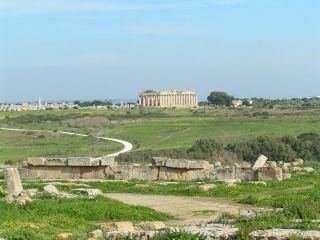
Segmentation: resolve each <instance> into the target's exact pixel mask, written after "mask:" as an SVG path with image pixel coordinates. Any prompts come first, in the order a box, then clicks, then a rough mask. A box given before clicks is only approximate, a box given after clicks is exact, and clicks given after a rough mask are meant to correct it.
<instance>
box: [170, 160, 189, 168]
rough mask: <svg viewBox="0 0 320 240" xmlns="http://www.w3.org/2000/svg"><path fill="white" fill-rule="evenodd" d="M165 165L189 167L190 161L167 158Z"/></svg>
mask: <svg viewBox="0 0 320 240" xmlns="http://www.w3.org/2000/svg"><path fill="white" fill-rule="evenodd" d="M165 166H166V167H167V168H182V169H189V161H188V160H186V159H182V158H180V159H172V158H167V160H166V165H165Z"/></svg>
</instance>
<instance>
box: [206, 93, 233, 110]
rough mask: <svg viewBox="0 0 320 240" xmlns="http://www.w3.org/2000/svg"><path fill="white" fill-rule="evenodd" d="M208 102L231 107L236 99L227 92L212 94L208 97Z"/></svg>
mask: <svg viewBox="0 0 320 240" xmlns="http://www.w3.org/2000/svg"><path fill="white" fill-rule="evenodd" d="M207 100H208V101H209V102H210V103H211V104H215V105H218V106H227V107H230V106H231V104H232V100H234V97H233V96H231V95H229V94H227V93H226V92H211V93H210V95H209V96H208V97H207Z"/></svg>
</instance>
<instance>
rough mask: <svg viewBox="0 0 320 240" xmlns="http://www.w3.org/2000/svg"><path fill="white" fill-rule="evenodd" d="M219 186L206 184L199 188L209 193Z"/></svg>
mask: <svg viewBox="0 0 320 240" xmlns="http://www.w3.org/2000/svg"><path fill="white" fill-rule="evenodd" d="M216 186H217V185H215V184H204V185H200V186H199V188H200V189H201V190H202V191H208V190H210V189H213V188H215V187H216Z"/></svg>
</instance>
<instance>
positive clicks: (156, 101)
mask: <svg viewBox="0 0 320 240" xmlns="http://www.w3.org/2000/svg"><path fill="white" fill-rule="evenodd" d="M139 105H140V106H144V107H159V108H162V107H177V108H189V107H197V106H198V96H197V94H196V93H194V92H192V91H191V90H184V91H177V90H172V91H165V92H157V91H154V90H147V91H144V92H142V93H140V94H139Z"/></svg>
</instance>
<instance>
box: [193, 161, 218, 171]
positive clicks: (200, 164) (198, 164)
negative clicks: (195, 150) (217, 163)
mask: <svg viewBox="0 0 320 240" xmlns="http://www.w3.org/2000/svg"><path fill="white" fill-rule="evenodd" d="M213 168H214V167H213V165H211V164H210V163H209V162H208V161H204V160H198V161H189V169H213Z"/></svg>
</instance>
